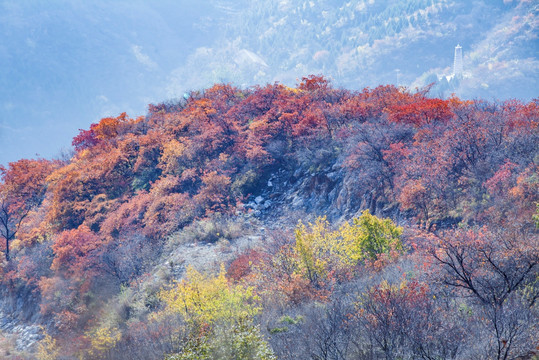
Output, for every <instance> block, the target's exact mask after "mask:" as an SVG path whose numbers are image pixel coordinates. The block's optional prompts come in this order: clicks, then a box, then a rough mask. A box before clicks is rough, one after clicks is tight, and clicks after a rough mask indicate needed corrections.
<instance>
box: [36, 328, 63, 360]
mask: <svg viewBox="0 0 539 360" xmlns="http://www.w3.org/2000/svg"><path fill="white" fill-rule="evenodd" d="M44 335H45V336H44V337H43V339H41V341H39V343H38V344H37V353H36V357H37V359H38V360H56V359H57V358H58V355H59V354H60V348H59V347H58V344H57V343H56V340H55V339H54V338H52V336H50V335H49V334H47V333H45V334H44Z"/></svg>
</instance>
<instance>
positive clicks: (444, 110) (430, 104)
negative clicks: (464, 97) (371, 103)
mask: <svg viewBox="0 0 539 360" xmlns="http://www.w3.org/2000/svg"><path fill="white" fill-rule="evenodd" d="M452 116H453V113H452V112H451V110H450V108H449V102H448V101H447V100H441V99H429V98H420V99H414V100H413V101H412V102H410V103H407V104H403V105H394V106H392V107H390V108H389V119H390V120H391V121H394V122H396V123H404V124H410V125H414V126H416V127H421V126H424V125H428V124H432V123H447V122H448V121H449V119H451V117H452Z"/></svg>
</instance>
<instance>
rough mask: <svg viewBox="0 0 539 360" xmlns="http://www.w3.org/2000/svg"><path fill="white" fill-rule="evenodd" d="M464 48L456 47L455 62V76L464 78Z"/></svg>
mask: <svg viewBox="0 0 539 360" xmlns="http://www.w3.org/2000/svg"><path fill="white" fill-rule="evenodd" d="M462 71H463V66H462V46H460V45H457V46H455V59H454V60H453V75H455V76H462Z"/></svg>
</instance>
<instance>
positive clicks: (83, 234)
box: [51, 225, 103, 276]
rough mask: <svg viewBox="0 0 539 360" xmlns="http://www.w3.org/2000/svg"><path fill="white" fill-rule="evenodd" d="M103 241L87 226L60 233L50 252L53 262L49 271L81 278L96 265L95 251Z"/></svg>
mask: <svg viewBox="0 0 539 360" xmlns="http://www.w3.org/2000/svg"><path fill="white" fill-rule="evenodd" d="M102 244H103V241H102V240H101V239H100V238H99V236H97V235H96V234H95V233H93V232H92V231H91V230H90V229H89V228H88V227H87V226H85V225H81V226H79V227H78V228H77V229H73V230H66V231H64V232H62V233H61V234H60V235H59V237H58V238H57V239H56V240H55V242H54V245H53V246H52V250H53V251H54V260H53V262H52V265H51V269H52V270H55V271H60V272H63V273H67V274H70V275H75V276H82V274H83V273H84V272H86V271H91V270H92V267H94V266H96V265H97V259H96V255H97V254H96V251H97V250H98V249H99V247H100V246H101V245H102Z"/></svg>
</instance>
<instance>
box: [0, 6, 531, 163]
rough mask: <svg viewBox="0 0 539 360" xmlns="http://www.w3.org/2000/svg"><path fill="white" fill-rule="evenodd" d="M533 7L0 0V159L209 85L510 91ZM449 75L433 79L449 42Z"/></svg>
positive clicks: (510, 94)
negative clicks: (319, 82)
mask: <svg viewBox="0 0 539 360" xmlns="http://www.w3.org/2000/svg"><path fill="white" fill-rule="evenodd" d="M538 14H539V4H538V3H537V2H536V1H533V0H529V1H524V0H521V1H507V0H505V1H501V0H477V1H469V0H409V1H392V0H355V1H347V2H344V1H332V0H311V1H305V0H282V1H247V0H237V1H226V0H220V1H219V0H207V1H188V0H181V1H173V0H160V1H143V0H135V1H133V0H130V1H122V0H118V1H103V0H96V1H91V2H89V1H82V0H80V1H76V0H73V1H67V0H53V1H47V2H41V1H37V0H36V1H6V0H4V1H0V141H1V142H2V146H1V147H0V163H1V164H6V163H7V162H9V161H14V160H16V159H19V158H21V157H35V156H36V154H39V155H40V156H43V157H51V156H60V154H61V151H62V150H61V149H62V148H63V149H64V151H69V149H70V143H71V138H72V137H73V136H74V135H76V134H77V132H78V129H79V128H88V127H89V124H90V123H92V122H96V121H97V120H99V119H100V118H101V117H104V116H109V115H118V114H119V113H121V112H123V111H126V112H128V114H129V115H130V116H136V115H142V114H144V113H145V111H146V107H147V104H148V103H152V102H160V101H163V100H167V99H175V98H179V97H182V96H183V95H184V94H185V93H186V92H188V91H190V90H195V89H199V88H202V87H205V86H208V85H210V84H212V83H214V82H231V83H234V84H236V85H240V86H245V87H246V86H251V85H254V84H264V83H267V82H270V83H272V82H275V81H279V82H281V83H285V84H288V85H294V84H295V83H297V79H300V78H301V77H302V76H305V75H308V74H324V75H325V76H327V77H328V78H330V79H331V80H332V81H333V83H334V85H336V86H343V87H348V88H352V89H361V88H363V87H366V86H371V87H372V86H376V85H378V84H388V83H392V84H398V85H402V86H407V87H410V88H412V89H413V88H414V87H420V86H424V85H426V84H428V83H431V82H435V81H438V80H439V79H441V81H439V83H438V84H437V85H436V86H435V87H434V88H433V90H432V92H433V95H436V96H449V95H450V94H451V93H456V94H457V95H458V96H461V97H464V98H474V97H484V98H487V99H489V100H492V99H507V98H520V99H523V100H525V101H528V100H530V99H532V98H535V97H537V96H538V91H537V90H538V89H539V86H538V85H539V84H538V81H539V73H538V72H539V60H538V57H537V54H538V53H539V52H538V50H539V39H538V35H539V32H538V23H539V17H538ZM457 44H460V45H461V46H462V48H463V53H464V71H465V76H464V78H463V79H460V80H454V81H451V82H447V81H446V80H445V78H444V77H443V76H444V75H451V73H452V69H451V67H452V63H453V52H454V47H455V45H457Z"/></svg>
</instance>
